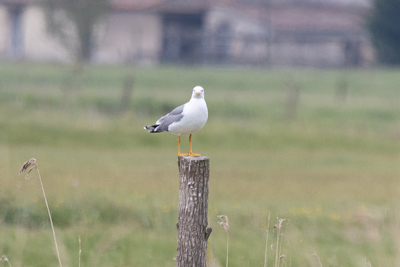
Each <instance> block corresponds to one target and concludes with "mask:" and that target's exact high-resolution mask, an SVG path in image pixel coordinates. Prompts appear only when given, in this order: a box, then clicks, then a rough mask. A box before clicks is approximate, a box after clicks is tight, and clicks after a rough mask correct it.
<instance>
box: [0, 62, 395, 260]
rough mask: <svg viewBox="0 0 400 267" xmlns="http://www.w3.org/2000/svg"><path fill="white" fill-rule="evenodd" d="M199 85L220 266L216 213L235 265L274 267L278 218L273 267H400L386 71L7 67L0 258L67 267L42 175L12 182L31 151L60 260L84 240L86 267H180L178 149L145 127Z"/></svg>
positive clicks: (0, 115)
mask: <svg viewBox="0 0 400 267" xmlns="http://www.w3.org/2000/svg"><path fill="white" fill-rule="evenodd" d="M128 75H133V76H134V88H133V93H132V99H131V101H130V105H129V106H128V108H127V110H125V111H124V112H121V111H120V109H121V98H122V94H123V84H124V81H125V79H126V77H127V76H128ZM195 85H202V86H203V87H204V88H205V95H206V101H207V104H208V107H209V121H208V122H207V124H206V126H205V127H204V129H203V130H202V131H200V132H199V133H197V134H195V135H194V136H193V151H194V152H196V153H201V154H203V155H206V156H208V157H210V196H209V225H210V226H211V227H212V228H213V232H212V234H211V237H210V239H209V244H208V246H209V249H208V260H209V266H210V267H213V266H225V259H226V233H225V230H224V229H223V227H221V226H220V225H218V218H217V216H218V215H221V214H224V215H227V216H228V217H229V224H230V244H229V266H231V267H234V266H239V267H243V266H264V253H265V247H266V229H267V225H268V215H269V214H270V216H271V219H270V227H269V232H268V233H269V239H268V255H267V258H268V265H267V266H273V264H274V263H273V261H274V259H275V253H276V249H277V246H276V238H277V229H276V228H274V227H273V226H274V225H275V224H277V223H278V220H277V218H284V219H286V221H284V223H283V228H282V229H281V233H282V235H280V243H279V249H280V250H279V256H280V255H285V257H282V259H281V260H280V261H279V266H321V265H322V266H324V267H325V266H399V265H400V232H399V229H400V228H399V226H400V225H399V216H400V209H399V208H400V207H399V204H398V203H399V189H400V187H399V186H400V183H399V177H400V89H399V85H400V71H399V70H389V69H387V70H380V69H368V70H346V71H340V70H311V69H307V70H294V69H224V68H222V69H218V68H194V67H191V68H172V67H159V68H129V67H110V66H85V67H84V68H83V69H81V70H76V69H75V70H73V69H72V67H71V66H64V65H51V64H33V63H24V64H17V63H12V64H11V63H1V64H0V170H1V185H0V256H1V255H3V254H4V255H6V256H7V258H8V259H9V260H10V263H11V264H12V266H13V267H15V266H23V267H28V266H35V267H37V266H43V267H46V266H58V260H57V257H56V252H55V248H54V243H53V239H52V232H51V228H50V223H49V220H48V216H47V211H46V207H45V203H44V201H43V196H42V193H41V188H40V184H39V180H38V179H37V175H36V174H35V172H32V173H31V175H30V177H31V179H29V180H26V179H24V177H23V176H18V171H19V169H20V167H21V166H22V164H23V163H24V162H25V161H27V160H28V159H30V158H32V157H34V158H36V159H37V162H38V163H39V169H40V173H41V176H42V179H43V183H44V187H45V190H46V194H47V198H48V201H49V204H50V210H51V212H52V216H53V220H54V224H55V227H56V234H57V239H58V243H59V247H60V253H61V259H62V261H63V266H78V251H79V244H78V236H79V235H81V238H82V257H81V266H90V267H93V266H139V267H140V266H175V263H174V260H173V258H174V257H175V256H176V255H175V254H176V240H177V230H176V222H177V216H178V215H177V208H178V189H179V176H178V167H177V155H176V154H177V151H176V149H177V143H176V142H177V139H176V137H175V136H173V135H171V134H168V133H164V134H157V135H151V134H148V133H147V132H146V131H145V130H143V126H144V125H147V124H150V123H153V122H155V121H156V120H157V119H158V118H159V117H160V116H161V115H164V114H165V113H166V112H169V111H170V110H171V109H172V108H174V107H175V106H177V105H180V104H182V103H184V102H186V101H188V100H189V98H190V95H191V89H192V88H193V87H194V86H195ZM296 88H299V91H298V92H299V94H298V98H296V94H295V93H293V92H294V91H295V89H296ZM343 88H344V89H343ZM346 89H347V90H346ZM344 91H346V92H347V93H343V92H344ZM296 99H297V100H296ZM288 103H289V104H288ZM293 106H296V108H293ZM186 150H188V142H187V137H184V138H183V142H182V151H183V152H184V151H186ZM2 265H3V266H7V265H8V263H6V262H3V263H1V262H0V266H2ZM277 266H278V265H277Z"/></svg>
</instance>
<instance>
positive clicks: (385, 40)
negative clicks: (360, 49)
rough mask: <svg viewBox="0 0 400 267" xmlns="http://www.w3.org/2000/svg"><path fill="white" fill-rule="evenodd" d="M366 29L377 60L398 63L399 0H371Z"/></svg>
mask: <svg viewBox="0 0 400 267" xmlns="http://www.w3.org/2000/svg"><path fill="white" fill-rule="evenodd" d="M368 29H369V31H370V34H371V37H372V42H373V44H374V46H375V48H376V50H377V54H378V58H379V61H380V62H382V63H384V64H388V65H400V1H399V0H373V9H372V13H371V14H370V16H369V17H368Z"/></svg>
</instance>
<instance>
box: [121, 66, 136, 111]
mask: <svg viewBox="0 0 400 267" xmlns="http://www.w3.org/2000/svg"><path fill="white" fill-rule="evenodd" d="M134 82H135V77H134V76H133V74H128V75H127V76H126V78H125V80H124V86H123V87H122V94H121V105H120V110H121V112H122V113H123V112H126V111H127V110H128V109H129V105H130V103H131V98H132V93H133V84H134Z"/></svg>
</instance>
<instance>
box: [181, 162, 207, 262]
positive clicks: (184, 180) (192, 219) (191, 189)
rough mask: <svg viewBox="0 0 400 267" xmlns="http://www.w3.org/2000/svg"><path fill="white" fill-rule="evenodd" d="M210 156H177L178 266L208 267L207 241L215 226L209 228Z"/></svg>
mask: <svg viewBox="0 0 400 267" xmlns="http://www.w3.org/2000/svg"><path fill="white" fill-rule="evenodd" d="M209 163H210V159H209V158H208V157H204V156H203V157H178V166H179V177H180V182H179V217H178V223H177V225H176V226H177V228H178V249H177V255H176V266H177V267H206V260H207V257H206V254H207V240H208V237H209V236H210V234H211V231H212V229H211V228H207V224H208V222H207V212H208V181H209V166H210V164H209Z"/></svg>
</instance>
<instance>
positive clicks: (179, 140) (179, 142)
mask: <svg viewBox="0 0 400 267" xmlns="http://www.w3.org/2000/svg"><path fill="white" fill-rule="evenodd" d="M188 155H189V154H181V137H180V136H178V156H180V157H184V156H188Z"/></svg>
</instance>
